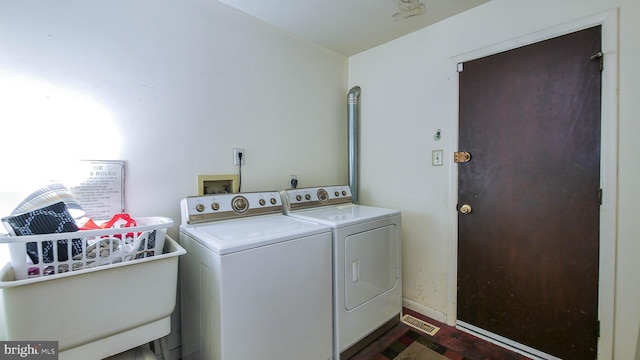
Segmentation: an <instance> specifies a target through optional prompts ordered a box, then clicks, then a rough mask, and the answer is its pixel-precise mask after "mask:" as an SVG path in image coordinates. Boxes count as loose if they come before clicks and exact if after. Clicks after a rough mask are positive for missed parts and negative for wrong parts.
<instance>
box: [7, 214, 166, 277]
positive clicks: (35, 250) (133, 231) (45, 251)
mask: <svg viewBox="0 0 640 360" xmlns="http://www.w3.org/2000/svg"><path fill="white" fill-rule="evenodd" d="M136 223H137V224H138V226H133V227H125V228H112V229H99V230H81V231H76V232H64V233H55V234H46V235H28V236H6V237H0V243H6V244H8V247H9V253H10V256H11V265H12V267H13V270H14V272H15V277H16V279H17V280H22V279H28V278H34V277H40V276H51V275H56V274H62V273H66V272H70V271H78V270H82V269H88V268H92V267H96V266H101V265H109V264H114V263H119V262H125V261H131V260H135V259H141V258H145V257H150V256H154V255H156V254H162V248H163V245H164V239H165V235H166V231H167V227H169V226H171V225H173V220H171V219H170V218H166V217H142V218H136Z"/></svg>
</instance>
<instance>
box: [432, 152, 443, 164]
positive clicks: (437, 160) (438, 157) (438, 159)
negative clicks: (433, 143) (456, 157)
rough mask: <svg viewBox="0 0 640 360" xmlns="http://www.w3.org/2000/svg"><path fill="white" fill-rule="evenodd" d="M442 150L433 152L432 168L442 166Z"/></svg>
mask: <svg viewBox="0 0 640 360" xmlns="http://www.w3.org/2000/svg"><path fill="white" fill-rule="evenodd" d="M442 156H443V151H442V150H433V151H432V152H431V165H432V166H442V162H443V161H442Z"/></svg>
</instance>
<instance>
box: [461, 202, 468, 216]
mask: <svg viewBox="0 0 640 360" xmlns="http://www.w3.org/2000/svg"><path fill="white" fill-rule="evenodd" d="M460 212H461V213H462V214H465V215H466V214H468V213H470V212H471V205H468V204H464V205H462V206H460Z"/></svg>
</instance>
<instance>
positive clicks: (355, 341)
mask: <svg viewBox="0 0 640 360" xmlns="http://www.w3.org/2000/svg"><path fill="white" fill-rule="evenodd" d="M281 196H282V199H283V203H284V206H285V213H286V214H287V215H289V216H291V217H295V218H296V219H302V220H308V221H313V222H316V223H318V224H324V225H328V226H331V228H332V234H333V276H334V278H333V286H334V299H333V301H334V304H333V306H334V316H333V322H334V358H335V359H336V360H337V359H346V358H348V357H349V356H351V355H353V354H354V353H355V352H357V351H358V350H360V349H361V348H362V347H364V346H365V345H366V344H367V343H369V342H370V341H372V340H373V339H374V338H375V337H376V336H377V335H379V334H380V333H381V332H382V331H384V330H386V329H388V328H389V327H390V326H392V325H395V324H396V323H397V322H399V321H400V313H401V312H402V277H401V272H402V264H401V237H400V226H401V215H400V211H398V210H391V209H384V208H377V207H370V206H363V205H355V204H352V198H351V190H350V189H349V187H348V186H346V185H345V186H327V187H315V188H304V189H292V190H284V191H282V192H281Z"/></svg>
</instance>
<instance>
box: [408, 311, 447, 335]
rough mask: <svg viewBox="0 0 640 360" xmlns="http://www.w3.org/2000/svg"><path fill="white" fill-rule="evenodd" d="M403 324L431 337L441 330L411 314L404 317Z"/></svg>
mask: <svg viewBox="0 0 640 360" xmlns="http://www.w3.org/2000/svg"><path fill="white" fill-rule="evenodd" d="M402 322H403V323H405V324H407V325H409V326H411V327H412V328H414V329H418V330H420V331H422V332H424V333H426V334H428V335H431V336H433V335H435V334H436V333H437V332H438V330H440V328H439V327H437V326H435V325H431V324H429V323H428V322H426V321H423V320H420V319H418V318H416V317H414V316H411V315H409V314H404V315H402Z"/></svg>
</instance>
